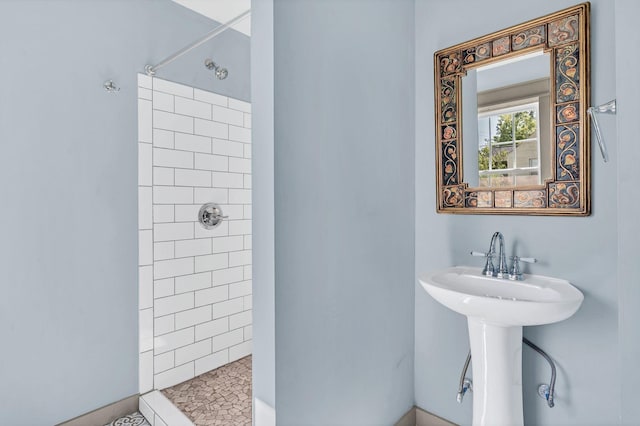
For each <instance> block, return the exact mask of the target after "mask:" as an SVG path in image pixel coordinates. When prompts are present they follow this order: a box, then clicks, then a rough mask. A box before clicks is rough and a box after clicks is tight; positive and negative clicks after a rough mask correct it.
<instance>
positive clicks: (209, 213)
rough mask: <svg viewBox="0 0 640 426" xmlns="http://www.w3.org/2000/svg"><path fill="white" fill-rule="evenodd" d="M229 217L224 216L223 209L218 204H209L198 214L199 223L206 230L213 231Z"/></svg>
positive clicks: (201, 208)
mask: <svg viewBox="0 0 640 426" xmlns="http://www.w3.org/2000/svg"><path fill="white" fill-rule="evenodd" d="M228 218H229V216H224V214H223V213H222V209H221V208H220V206H219V205H218V204H216V203H207V204H205V205H203V206H202V207H200V211H199V212H198V221H199V222H200V224H201V225H202V226H203V227H204V228H205V229H213V228H216V227H217V226H219V225H220V224H221V223H222V220H223V219H228Z"/></svg>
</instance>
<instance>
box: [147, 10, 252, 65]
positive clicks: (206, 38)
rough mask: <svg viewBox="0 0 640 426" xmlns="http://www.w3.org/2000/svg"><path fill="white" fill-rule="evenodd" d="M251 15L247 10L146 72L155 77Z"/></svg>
mask: <svg viewBox="0 0 640 426" xmlns="http://www.w3.org/2000/svg"><path fill="white" fill-rule="evenodd" d="M250 14H251V9H249V10H247V11H246V12H243V13H241V14H240V15H238V16H236V17H235V18H233V19H232V20H230V21H229V22H227V23H226V24H222V25H220V26H218V27H216V28H214V29H213V30H211V31H209V32H208V33H207V34H205V35H204V36H202V37H200V38H199V39H198V40H196V41H194V42H193V43H191V44H190V45H188V46H185V47H183V48H182V49H180V50H178V51H177V52H176V53H174V54H173V55H171V56H168V57H166V58H165V59H163V60H162V61H160V62H159V63H158V64H156V65H146V66H145V67H144V70H145V72H146V73H147V75H154V74H155V73H156V71H158V70H159V69H160V68H162V67H164V66H166V65H169V64H170V63H171V62H173V61H175V60H176V59H178V58H179V57H180V56H182V55H184V54H185V53H187V52H190V51H192V50H193V49H195V48H196V47H198V46H200V45H201V44H203V43H206V42H207V41H209V40H211V39H212V38H214V37H215V36H217V35H218V34H220V33H222V32H224V31H225V30H227V29H229V27H231V26H232V25H234V24H236V23H237V22H239V21H241V20H242V19H244V18H245V17H247V16H248V15H250Z"/></svg>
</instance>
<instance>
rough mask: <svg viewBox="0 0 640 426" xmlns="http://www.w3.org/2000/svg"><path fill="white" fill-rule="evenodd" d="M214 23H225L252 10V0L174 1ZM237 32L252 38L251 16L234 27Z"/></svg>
mask: <svg viewBox="0 0 640 426" xmlns="http://www.w3.org/2000/svg"><path fill="white" fill-rule="evenodd" d="M173 1H174V2H176V3H178V4H180V5H182V6H184V7H186V8H189V9H191V10H193V11H195V12H198V13H199V14H201V15H204V16H206V17H207V18H211V19H213V20H214V21H218V22H220V23H223V24H224V23H225V22H228V21H230V20H231V19H233V18H235V17H236V16H238V15H240V14H241V13H242V12H245V11H247V10H249V9H251V0H173ZM231 28H233V29H234V30H236V31H239V32H241V33H243V34H246V35H248V36H251V16H248V17H246V18H245V19H243V20H242V21H240V22H238V23H237V24H235V25H234V26H232V27H231Z"/></svg>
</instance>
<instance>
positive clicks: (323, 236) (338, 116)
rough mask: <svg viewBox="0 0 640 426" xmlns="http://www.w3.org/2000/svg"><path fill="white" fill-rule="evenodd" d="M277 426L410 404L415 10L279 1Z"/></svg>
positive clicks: (389, 412)
mask: <svg viewBox="0 0 640 426" xmlns="http://www.w3.org/2000/svg"><path fill="white" fill-rule="evenodd" d="M274 31H275V38H274V47H275V92H274V93H275V95H274V96H275V188H276V192H275V213H276V216H275V228H276V240H275V242H276V258H275V262H276V264H275V265H276V271H275V273H276V288H275V302H276V311H275V312H276V394H277V398H276V411H277V418H278V424H279V425H300V424H305V425H322V426H327V425H345V424H349V425H368V426H370V425H383V424H393V423H394V422H395V421H396V420H398V419H399V418H400V416H402V415H403V414H404V413H405V412H406V411H407V410H409V408H410V407H411V406H412V404H413V392H412V386H413V385H412V381H413V309H412V306H413V297H414V288H413V284H412V283H413V272H412V268H413V263H414V260H413V256H414V253H413V236H414V227H413V224H414V216H413V186H414V173H413V155H414V142H413V140H414V133H413V124H414V119H413V99H414V85H413V72H414V62H413V1H411V0H403V1H397V0H375V1H371V0H351V1H344V0H327V1H305V2H300V1H296V0H276V1H275V2H274Z"/></svg>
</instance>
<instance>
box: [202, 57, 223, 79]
mask: <svg viewBox="0 0 640 426" xmlns="http://www.w3.org/2000/svg"><path fill="white" fill-rule="evenodd" d="M204 66H205V67H207V69H209V70H214V71H215V73H216V77H217V78H218V80H224V79H225V78H227V76H228V75H229V71H227V69H226V68H220V66H219V65H216V63H215V62H213V60H212V59H205V61H204Z"/></svg>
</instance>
